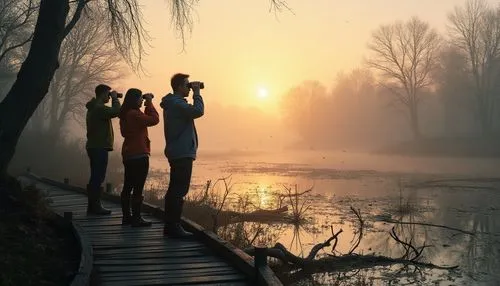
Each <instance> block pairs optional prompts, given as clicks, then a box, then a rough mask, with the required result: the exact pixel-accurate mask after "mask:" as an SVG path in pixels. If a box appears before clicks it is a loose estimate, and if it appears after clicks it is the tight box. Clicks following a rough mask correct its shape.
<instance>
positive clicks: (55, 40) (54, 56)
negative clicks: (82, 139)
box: [0, 0, 284, 183]
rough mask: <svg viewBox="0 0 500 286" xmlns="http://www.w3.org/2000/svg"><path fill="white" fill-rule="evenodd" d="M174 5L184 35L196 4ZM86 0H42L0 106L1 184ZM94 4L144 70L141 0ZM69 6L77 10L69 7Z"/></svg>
mask: <svg viewBox="0 0 500 286" xmlns="http://www.w3.org/2000/svg"><path fill="white" fill-rule="evenodd" d="M171 1H172V2H173V3H177V5H173V6H172V7H173V9H172V11H171V16H172V18H174V19H176V20H175V22H176V23H179V25H178V26H177V27H178V29H180V30H181V31H184V29H185V27H186V24H187V23H189V21H188V20H189V19H190V18H189V17H176V16H177V15H186V9H188V10H187V11H188V12H189V10H190V9H192V8H193V4H195V3H196V2H197V0H171ZM88 2H90V0H74V1H72V0H40V5H39V7H38V19H37V23H36V26H35V30H34V32H33V40H32V43H31V47H30V50H29V52H28V55H27V57H26V60H25V61H24V62H23V64H22V65H21V68H20V70H19V73H18V75H17V79H16V81H15V82H14V84H13V86H12V88H11V89H10V91H9V92H8V94H7V96H6V97H5V99H4V100H2V102H1V103H0V150H2V152H1V153H0V183H1V182H4V180H5V179H6V177H7V166H8V165H9V163H10V161H11V159H12V157H13V155H14V152H15V148H16V145H17V142H18V140H19V137H20V135H21V132H22V131H23V129H24V127H25V126H26V124H27V122H28V120H29V118H30V117H31V116H32V115H33V113H34V112H35V110H36V109H37V107H38V105H39V104H40V102H42V100H43V99H44V97H45V95H46V94H47V92H48V90H49V86H50V82H51V80H52V78H53V77H54V73H55V71H56V70H57V69H58V68H59V62H58V57H59V51H60V49H61V44H62V41H63V39H64V38H65V37H66V36H67V35H68V34H69V32H70V31H71V30H72V29H73V27H74V26H75V24H76V23H77V22H78V21H79V19H80V17H81V15H82V12H83V10H84V9H85V7H86V6H87V3H88ZM94 2H96V4H98V5H97V6H98V8H100V9H103V10H104V11H106V12H107V14H106V15H107V18H106V19H107V20H108V25H106V26H107V27H108V29H109V31H110V35H111V37H112V39H113V42H114V44H115V48H116V50H117V51H118V52H119V53H120V54H121V55H122V56H123V57H124V59H126V60H127V61H128V63H129V64H130V65H131V66H132V67H134V68H136V69H137V68H140V62H141V57H142V55H143V53H144V47H143V43H144V40H147V33H146V31H145V30H144V28H143V26H142V15H141V10H140V5H139V3H138V1H137V0H107V1H102V2H101V1H94ZM186 3H187V4H186ZM271 3H273V5H278V6H283V5H284V2H283V1H276V0H274V1H271ZM71 5H75V7H74V8H73V9H70V6H71ZM96 9H97V8H96ZM70 10H71V11H72V13H71V14H70ZM88 12H89V13H91V12H92V11H88ZM187 15H188V16H189V13H187ZM68 16H69V19H68Z"/></svg>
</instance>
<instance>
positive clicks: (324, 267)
mask: <svg viewBox="0 0 500 286" xmlns="http://www.w3.org/2000/svg"><path fill="white" fill-rule="evenodd" d="M351 210H352V211H353V212H354V214H355V215H356V217H357V218H358V220H359V222H360V229H359V230H358V232H357V240H356V242H355V243H354V245H353V246H352V247H351V249H350V250H349V252H348V254H345V255H338V256H337V255H327V256H324V257H321V258H319V259H316V256H317V254H318V252H319V251H320V250H322V249H324V248H325V247H329V246H331V243H332V241H334V244H333V246H332V249H331V253H334V250H335V247H336V246H337V241H338V238H339V235H340V234H341V233H342V232H343V231H342V229H340V230H339V231H337V232H336V233H334V231H333V227H331V230H332V236H331V237H330V238H328V239H327V240H326V241H325V242H323V243H319V244H316V245H315V246H314V247H312V249H311V251H310V253H309V255H307V256H306V257H305V258H304V257H299V256H296V255H294V254H293V253H291V252H290V251H289V250H287V249H286V247H285V246H284V245H282V244H281V243H276V244H275V245H274V247H271V248H268V249H267V250H266V251H267V255H268V256H269V257H273V258H276V259H278V260H279V261H281V262H282V263H283V266H284V267H287V268H290V269H289V271H290V270H292V269H300V271H299V272H303V271H305V272H307V273H320V272H324V271H347V270H353V269H362V268H371V267H375V266H388V265H393V264H404V265H414V266H417V267H425V268H433V269H444V270H451V269H456V268H458V266H439V265H435V264H432V263H426V262H420V261H418V260H419V259H420V258H421V255H422V252H423V251H424V249H426V248H428V247H431V246H430V245H425V243H424V245H423V246H420V247H418V246H414V245H413V244H412V239H410V240H409V241H404V240H403V239H401V238H399V237H398V235H397V234H396V230H395V228H394V227H393V228H392V231H391V233H390V236H391V237H392V238H393V239H394V240H395V241H396V242H398V243H399V244H401V245H402V246H403V248H404V249H405V253H404V254H403V255H402V256H401V257H400V258H392V257H387V256H380V255H374V254H368V255H361V254H356V253H354V250H355V249H356V248H357V247H358V246H359V244H360V242H361V238H362V236H363V228H364V220H363V219H362V217H361V214H360V211H359V210H356V209H354V208H352V207H351ZM353 241H354V240H353ZM245 252H246V253H248V254H249V255H253V254H254V253H255V249H254V248H253V247H250V248H248V249H246V250H245ZM296 273H297V272H296ZM296 273H295V274H296ZM295 274H294V275H295Z"/></svg>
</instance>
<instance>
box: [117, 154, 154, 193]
mask: <svg viewBox="0 0 500 286" xmlns="http://www.w3.org/2000/svg"><path fill="white" fill-rule="evenodd" d="M123 165H124V166H125V179H124V183H123V190H122V194H124V195H129V196H130V194H132V191H133V195H132V196H133V197H134V198H142V192H143V190H144V183H145V182H146V177H147V176H148V171H149V157H143V158H137V159H130V160H126V161H124V162H123Z"/></svg>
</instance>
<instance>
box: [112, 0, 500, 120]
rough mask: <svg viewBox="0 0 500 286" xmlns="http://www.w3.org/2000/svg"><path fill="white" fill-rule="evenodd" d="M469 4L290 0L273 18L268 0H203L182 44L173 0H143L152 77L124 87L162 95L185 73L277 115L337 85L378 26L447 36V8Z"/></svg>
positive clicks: (235, 100) (211, 92)
mask: <svg viewBox="0 0 500 286" xmlns="http://www.w3.org/2000/svg"><path fill="white" fill-rule="evenodd" d="M464 2H465V0H441V1H435V0H433V1H431V0H420V1H401V0H380V1H366V0H353V1H332V0H317V1H314V4H311V2H310V1H303V0H287V3H288V5H289V7H290V8H291V9H292V10H293V12H289V11H287V10H286V9H285V10H283V11H282V12H278V14H276V15H275V14H274V13H273V12H270V11H269V3H267V1H250V0H241V1H225V0H213V1H200V2H196V3H197V4H196V5H195V6H194V9H195V12H194V13H193V14H192V15H193V30H192V32H191V33H190V32H189V31H188V32H187V33H186V39H185V40H186V41H185V43H186V46H185V47H184V49H183V46H182V43H183V42H182V40H181V39H180V38H179V36H178V34H176V32H175V31H174V29H173V27H172V23H171V21H170V12H169V11H170V9H169V5H170V1H164V0H151V1H144V3H143V4H141V5H142V8H143V15H144V20H145V23H144V27H145V28H146V29H147V30H148V32H149V35H150V36H151V38H152V41H151V42H150V47H149V46H148V48H147V54H145V55H143V59H144V61H143V64H144V67H145V68H146V71H147V75H142V76H137V75H134V74H130V76H129V77H128V78H126V79H124V80H123V84H122V85H123V86H124V87H126V88H129V87H132V86H133V87H138V88H141V89H142V90H144V91H147V92H153V93H154V94H155V95H159V96H158V97H155V98H161V96H163V95H164V94H166V93H168V92H170V90H171V88H170V77H171V76H172V75H173V74H174V73H176V72H183V73H188V74H189V75H190V80H200V81H204V82H205V83H206V86H207V87H206V89H204V90H203V95H204V96H206V98H207V100H208V101H207V102H208V103H209V102H215V101H216V102H218V103H222V104H225V105H238V106H241V107H250V108H252V107H257V108H261V109H263V110H265V111H266V112H268V113H274V114H278V113H279V112H280V109H279V108H280V107H279V104H278V102H279V101H280V99H281V98H282V95H283V94H285V93H286V92H287V91H288V90H290V89H291V88H293V87H295V86H297V85H299V84H301V83H302V82H303V81H306V80H317V81H319V82H321V83H322V84H323V85H324V86H325V87H326V88H331V86H332V85H333V83H334V81H335V78H336V76H337V74H338V73H339V72H341V71H347V72H348V71H349V70H351V69H353V68H357V67H361V66H362V65H363V63H364V58H365V57H366V56H367V52H368V50H367V44H368V41H369V39H370V35H371V33H372V31H373V30H374V29H376V28H377V27H378V26H380V25H383V24H389V23H393V22H395V21H398V20H403V21H404V20H408V19H409V18H410V17H412V16H417V17H419V18H420V19H422V20H424V21H427V22H429V24H430V25H431V26H433V27H435V28H436V29H437V30H438V31H439V32H441V33H445V32H446V24H447V22H448V20H447V15H448V13H450V12H451V11H453V8H454V6H456V5H462V4H463V3H464ZM488 2H490V3H492V4H494V3H495V1H493V0H488ZM261 82H266V85H265V86H258V85H259V84H260V83H261ZM256 88H257V91H256ZM259 88H264V89H265V90H266V91H264V90H260V89H259ZM263 98H265V99H266V100H265V101H263V100H262V99H263Z"/></svg>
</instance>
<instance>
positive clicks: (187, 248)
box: [94, 245, 212, 255]
mask: <svg viewBox="0 0 500 286" xmlns="http://www.w3.org/2000/svg"><path fill="white" fill-rule="evenodd" d="M191 251H201V252H208V251H210V252H212V251H211V250H210V249H208V248H206V246H204V245H201V246H185V247H161V246H160V247H158V246H153V247H149V246H140V247H137V248H135V249H134V250H130V249H127V248H122V249H118V248H115V249H96V250H94V255H115V254H118V255H119V254H126V253H131V252H133V253H157V252H169V253H182V252H191Z"/></svg>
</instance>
